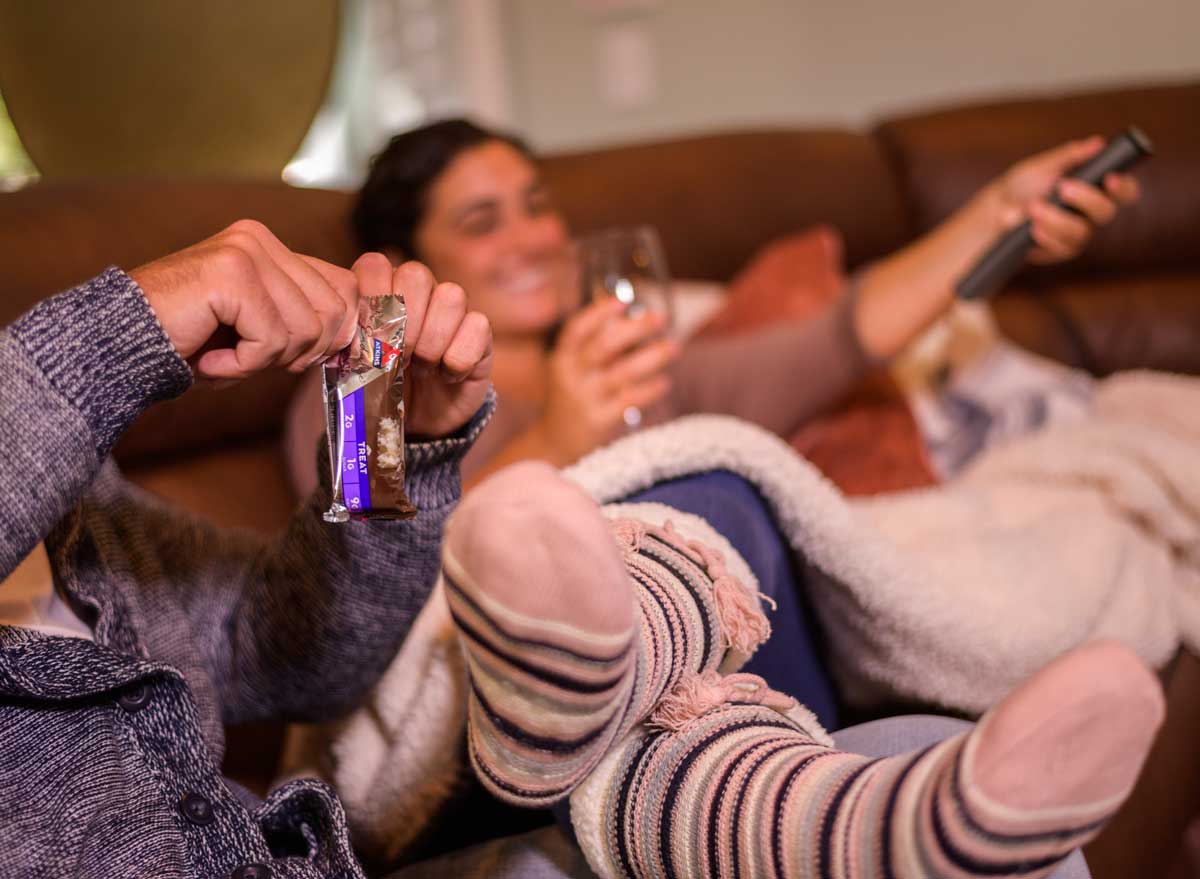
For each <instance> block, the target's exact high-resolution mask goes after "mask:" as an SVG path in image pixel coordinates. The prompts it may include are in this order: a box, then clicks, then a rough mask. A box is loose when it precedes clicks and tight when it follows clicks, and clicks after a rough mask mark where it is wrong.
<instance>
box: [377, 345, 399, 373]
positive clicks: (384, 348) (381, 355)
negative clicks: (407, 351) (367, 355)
mask: <svg viewBox="0 0 1200 879" xmlns="http://www.w3.org/2000/svg"><path fill="white" fill-rule="evenodd" d="M371 341H372V342H373V343H374V346H373V348H372V350H371V365H372V366H374V367H375V368H376V369H383V368H384V367H386V366H388V365H390V364H391V362H392V361H393V360H395V359H396V358H397V357H399V356H400V351H399V350H398V349H396V348H393V347H392V346H391V345H389V344H388V343H387V342H382V341H380V340H379V339H372V340H371Z"/></svg>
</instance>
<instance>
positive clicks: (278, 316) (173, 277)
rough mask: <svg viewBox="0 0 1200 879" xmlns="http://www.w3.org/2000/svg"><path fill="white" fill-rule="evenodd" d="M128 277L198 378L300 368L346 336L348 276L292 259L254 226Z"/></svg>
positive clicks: (350, 307) (350, 295)
mask: <svg viewBox="0 0 1200 879" xmlns="http://www.w3.org/2000/svg"><path fill="white" fill-rule="evenodd" d="M129 274H130V277H132V278H133V279H134V280H135V281H137V283H138V285H139V286H140V287H141V288H142V291H143V292H144V293H145V295H146V299H147V300H148V301H149V302H150V306H151V307H152V308H153V309H154V312H155V314H156V315H157V316H158V320H159V323H160V324H162V327H163V330H164V331H166V334H167V337H168V338H169V339H170V340H171V344H172V345H174V346H175V350H176V351H178V352H179V356H180V357H183V358H184V359H185V360H187V361H188V363H189V364H190V365H191V367H192V371H193V372H195V374H196V376H197V378H200V379H210V380H215V381H236V380H238V379H243V378H246V377H247V376H249V375H252V374H253V373H255V372H259V371H261V370H264V369H267V368H269V367H281V368H285V369H288V370H290V371H292V372H302V371H303V370H304V369H306V368H307V367H309V366H311V365H312V364H314V363H316V362H317V361H319V360H324V359H325V358H327V357H329V356H330V355H332V354H335V353H337V352H338V351H340V350H341V349H342V348H345V347H346V345H348V344H349V343H350V340H351V338H353V335H354V327H355V319H356V317H357V315H358V290H357V284H356V282H355V277H354V275H353V274H352V273H351V272H349V271H347V270H346V269H341V268H338V267H337V266H333V265H330V264H329V263H325V262H322V261H320V260H317V259H312V258H311V257H305V256H300V255H299V254H296V253H293V252H292V251H290V250H288V249H287V248H286V247H285V246H284V245H283V244H282V243H281V242H280V241H279V239H278V238H276V237H275V236H274V235H272V234H271V232H270V230H268V229H267V228H266V227H265V226H264V225H262V224H261V223H258V222H255V221H253V220H240V221H238V222H236V223H234V224H233V225H232V226H230V227H229V228H227V229H225V230H224V231H222V232H219V233H217V234H216V235H214V236H213V237H212V238H209V239H207V240H205V241H201V242H200V243H199V244H196V245H194V246H192V247H189V248H187V249H186V250H181V251H179V252H178V253H173V254H171V255H170V256H165V257H163V258H162V259H159V260H155V261H154V262H152V263H147V264H146V265H144V266H141V267H140V268H136V269H134V270H133V271H131V272H130V273H129Z"/></svg>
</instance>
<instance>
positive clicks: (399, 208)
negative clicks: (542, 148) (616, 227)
mask: <svg viewBox="0 0 1200 879" xmlns="http://www.w3.org/2000/svg"><path fill="white" fill-rule="evenodd" d="M494 140H498V141H500V142H501V143H506V144H508V145H509V146H511V147H513V148H514V149H516V150H518V151H519V152H520V153H521V154H522V155H524V156H525V157H527V158H528V159H530V161H532V160H533V153H532V152H530V150H529V147H528V146H526V145H525V144H524V142H522V141H521V140H520V139H519V138H516V137H513V136H511V135H508V134H502V133H500V132H496V131H489V130H488V129H486V128H482V127H480V126H478V125H476V124H475V123H474V122H470V121H469V120H466V119H445V120H443V121H441V122H434V123H432V124H430V125H425V126H423V127H421V128H417V129H414V130H413V131H405V132H404V133H402V134H397V135H396V136H395V137H393V138H392V139H391V140H390V141H388V145H387V146H386V147H384V149H383V151H382V152H380V153H379V154H378V155H377V156H375V158H374V159H372V160H371V170H370V173H369V174H368V175H367V181H366V183H364V184H363V187H362V189H360V190H359V192H358V198H357V200H356V201H355V204H354V211H353V213H352V214H351V216H350V222H351V224H352V225H353V227H354V234H355V237H356V238H357V239H358V243H359V245H360V246H361V247H362V248H363V250H364V251H368V250H383V249H384V248H395V249H396V250H399V251H400V253H401V254H402V255H404V256H405V257H407V258H410V259H412V258H416V257H417V256H418V254H417V249H416V245H415V243H414V241H413V238H414V237H415V235H416V231H417V226H419V225H420V224H421V220H422V219H423V218H424V216H425V210H426V208H427V206H428V205H427V195H428V194H429V187H430V186H431V185H432V184H433V182H434V181H435V180H436V179H437V178H438V177H439V176H441V173H442V172H443V171H445V170H446V167H447V166H448V165H449V164H450V163H451V162H452V161H454V159H455V158H457V157H458V155H459V154H460V153H462V152H464V151H465V150H469V149H471V148H472V147H477V146H480V145H481V144H485V143H488V142H489V141H494Z"/></svg>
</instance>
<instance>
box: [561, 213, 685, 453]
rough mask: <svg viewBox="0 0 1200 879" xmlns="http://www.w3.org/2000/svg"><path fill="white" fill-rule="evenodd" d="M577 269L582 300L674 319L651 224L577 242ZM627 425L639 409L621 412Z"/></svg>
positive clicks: (639, 416) (669, 322)
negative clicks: (613, 301)
mask: <svg viewBox="0 0 1200 879" xmlns="http://www.w3.org/2000/svg"><path fill="white" fill-rule="evenodd" d="M578 254H579V269H580V279H581V284H582V292H583V302H584V304H587V303H590V302H596V301H599V300H601V299H604V298H607V297H615V298H616V299H618V300H620V301H621V302H623V303H625V314H626V315H627V316H628V317H638V316H640V315H642V314H645V313H646V312H647V311H657V312H660V313H661V314H663V315H665V317H666V325H667V328H668V331H669V330H670V327H671V326H672V323H673V318H674V305H673V302H672V298H671V279H670V276H669V274H668V273H667V260H666V257H664V256H663V249H662V243H661V242H660V241H659V238H658V232H657V230H655V228H654V227H653V226H618V227H614V228H611V229H603V230H601V231H599V232H594V233H592V234H590V235H586V236H584V237H583V238H580V239H579V241H578ZM623 418H624V420H625V425H626V426H627V427H629V428H630V429H633V428H636V427H637V426H638V425H640V424H641V423H642V412H641V410H640V409H638V408H637V407H636V406H630V407H629V408H627V409H626V410H625V412H624V415H623Z"/></svg>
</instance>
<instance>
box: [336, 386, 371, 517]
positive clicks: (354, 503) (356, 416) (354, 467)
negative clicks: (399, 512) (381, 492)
mask: <svg viewBox="0 0 1200 879" xmlns="http://www.w3.org/2000/svg"><path fill="white" fill-rule="evenodd" d="M365 425H366V416H365V414H364V411H363V389H362V388H359V389H358V390H356V391H354V392H353V393H352V394H349V395H348V396H345V397H343V398H342V439H343V445H342V495H343V497H344V498H345V503H346V507H347V509H349V510H351V511H353V512H359V511H361V510H365V509H370V507H371V480H370V475H369V471H368V470H367V458H368V457H369V456H370V454H371V450H370V448H369V447H368V446H367V437H366V430H365V427H364V426H365Z"/></svg>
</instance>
